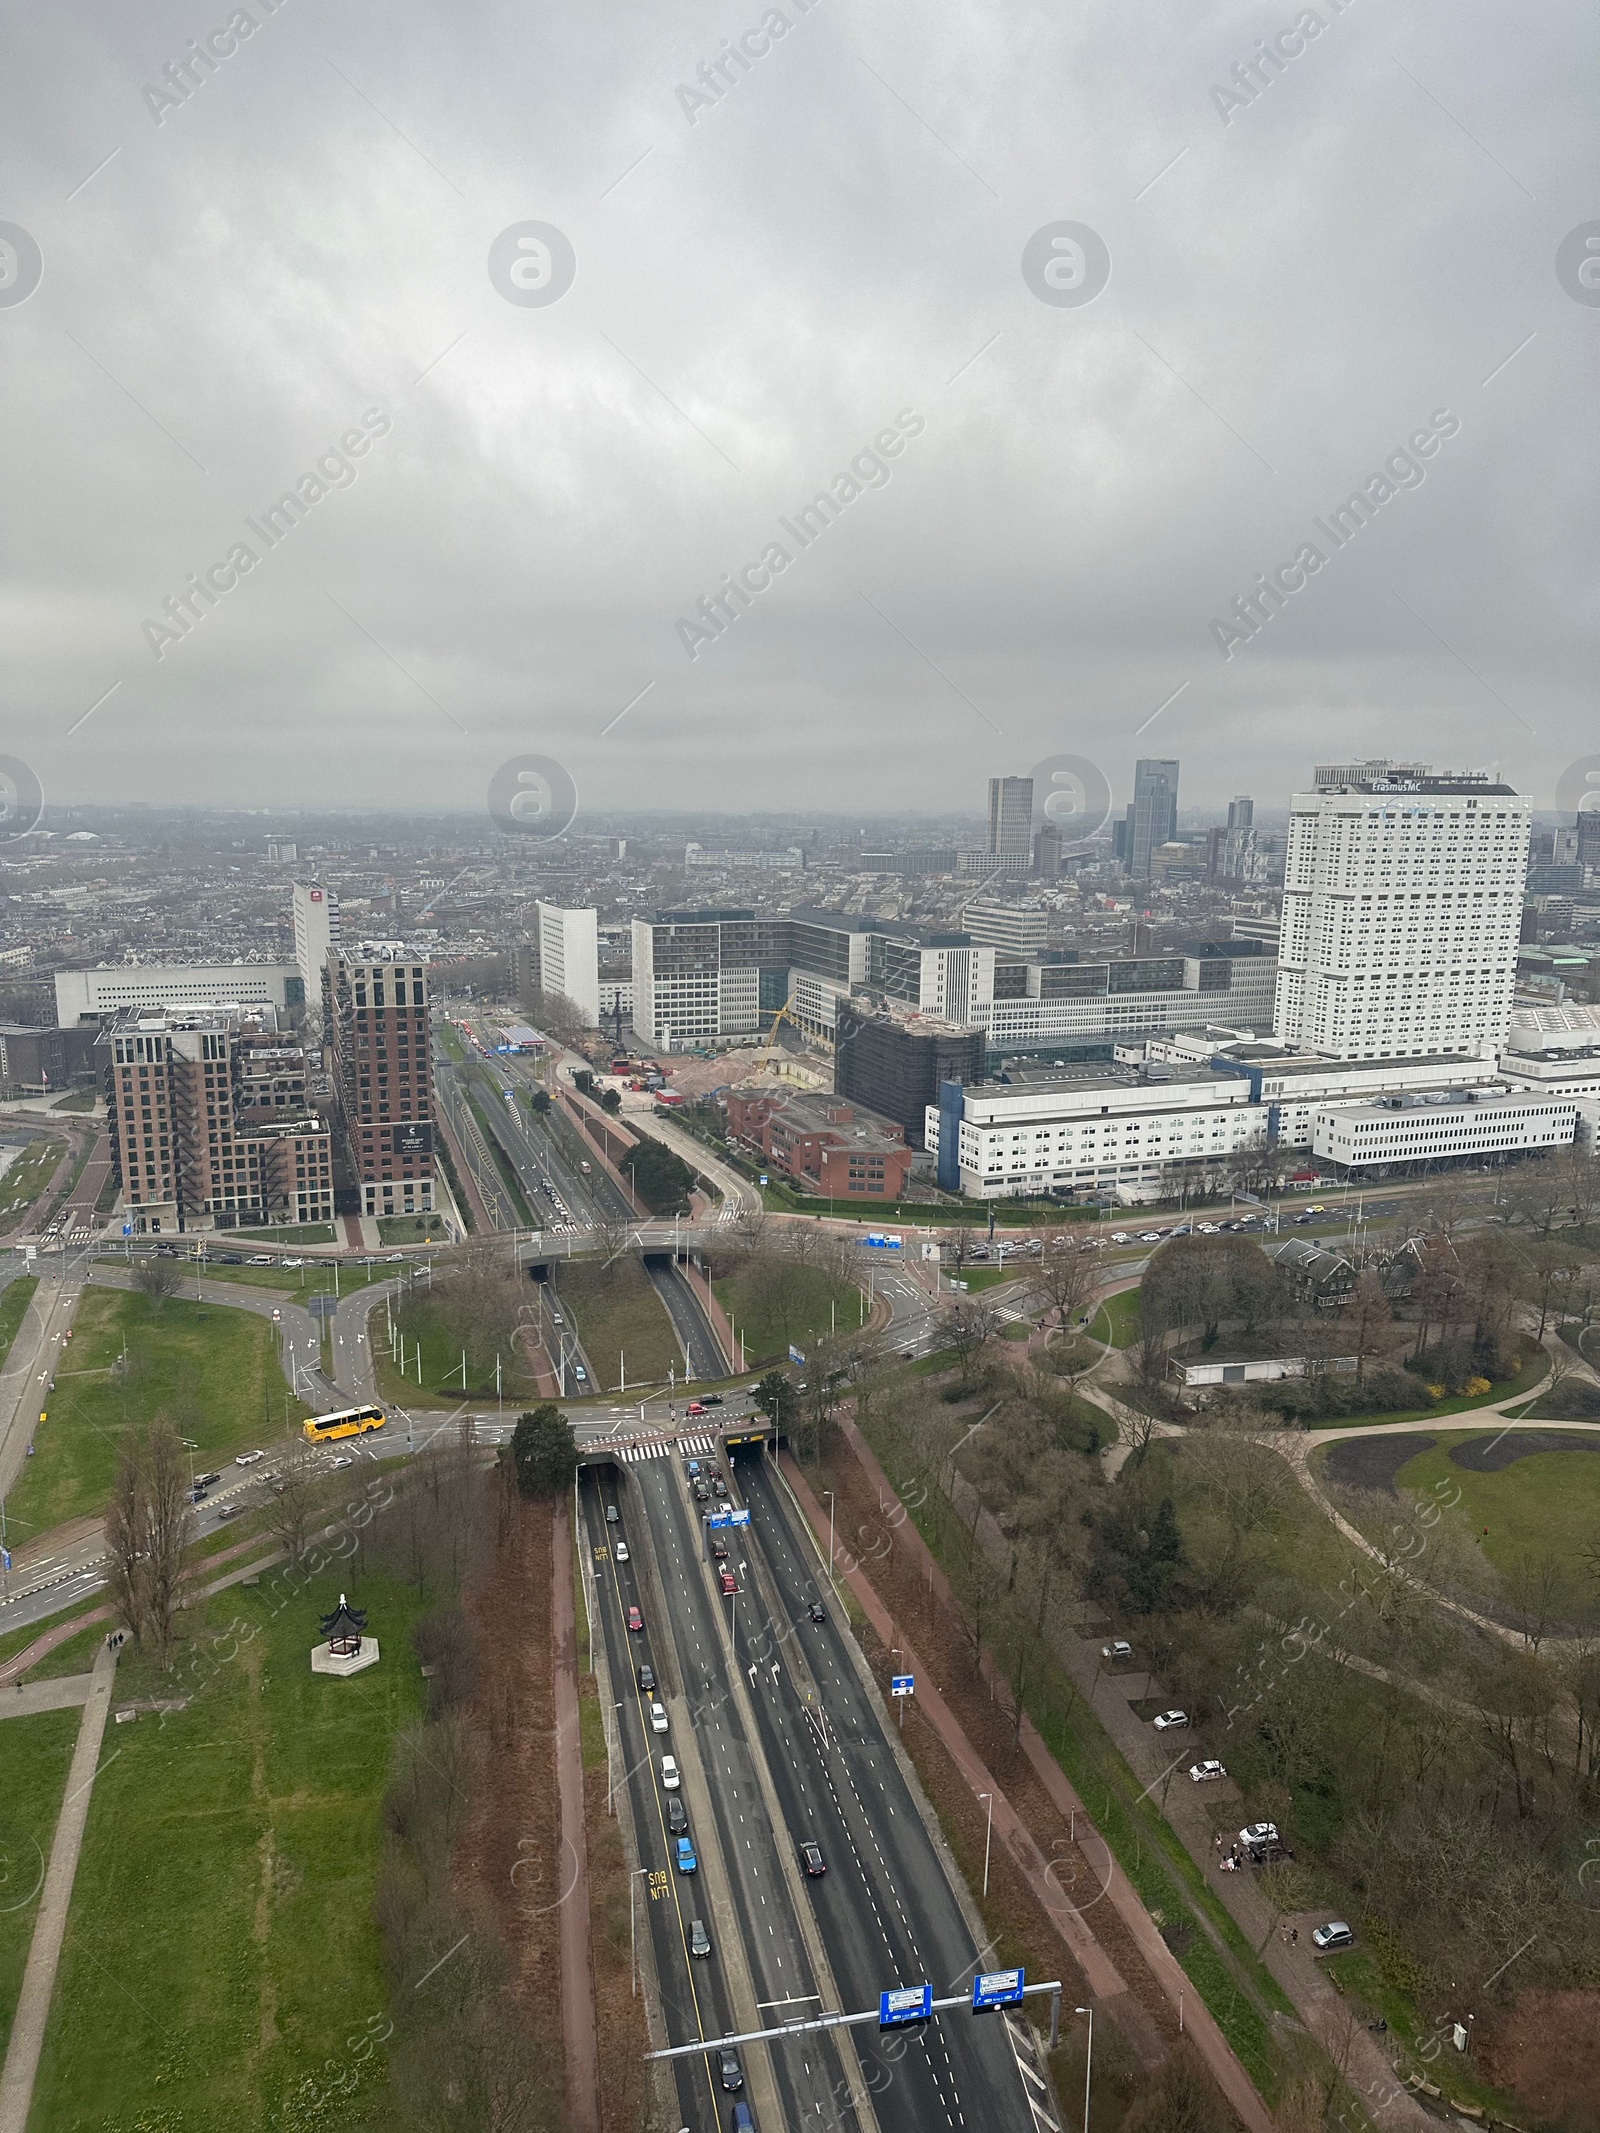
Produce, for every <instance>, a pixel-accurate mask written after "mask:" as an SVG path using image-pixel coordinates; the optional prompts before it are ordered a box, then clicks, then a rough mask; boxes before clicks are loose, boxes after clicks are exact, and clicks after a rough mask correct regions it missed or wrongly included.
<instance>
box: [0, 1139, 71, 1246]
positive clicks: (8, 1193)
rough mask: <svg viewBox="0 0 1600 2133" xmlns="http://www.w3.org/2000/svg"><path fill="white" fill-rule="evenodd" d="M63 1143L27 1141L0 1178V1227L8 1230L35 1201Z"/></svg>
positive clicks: (62, 1151) (56, 1163)
mask: <svg viewBox="0 0 1600 2133" xmlns="http://www.w3.org/2000/svg"><path fill="white" fill-rule="evenodd" d="M66 1151H67V1144H66V1142H65V1141H57V1140H47V1139H40V1140H35V1141H30V1142H29V1144H28V1146H27V1147H26V1148H24V1149H23V1151H22V1153H21V1155H19V1156H18V1157H17V1160H16V1161H15V1162H14V1163H13V1164H11V1166H10V1167H9V1169H7V1171H6V1172H5V1174H4V1176H0V1227H6V1228H9V1227H10V1226H11V1225H12V1224H13V1223H14V1222H15V1221H16V1220H18V1219H20V1217H21V1216H22V1214H23V1213H24V1212H25V1211H26V1210H27V1209H28V1208H30V1207H31V1206H32V1205H33V1203H34V1201H35V1200H37V1199H38V1197H39V1195H40V1193H42V1192H43V1191H44V1189H45V1187H46V1186H47V1185H48V1184H49V1182H50V1180H51V1179H52V1178H53V1177H54V1176H55V1174H56V1170H57V1167H58V1166H59V1164H60V1162H61V1158H62V1157H63V1155H65V1154H66Z"/></svg>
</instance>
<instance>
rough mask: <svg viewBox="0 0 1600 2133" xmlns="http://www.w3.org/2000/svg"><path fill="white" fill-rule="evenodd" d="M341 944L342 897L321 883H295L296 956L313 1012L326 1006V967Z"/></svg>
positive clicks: (309, 1005) (307, 1004)
mask: <svg viewBox="0 0 1600 2133" xmlns="http://www.w3.org/2000/svg"><path fill="white" fill-rule="evenodd" d="M338 945H339V899H338V897H337V896H335V895H334V893H333V891H332V890H331V889H329V888H326V887H324V886H323V885H322V884H321V883H320V882H314V881H297V882H296V883H295V885H294V959H295V961H296V962H297V963H298V964H299V966H300V978H301V982H302V983H303V985H304V986H305V989H306V1006H307V1007H308V1008H310V1009H311V1010H312V1011H313V1013H315V1012H316V1010H317V1009H318V1008H320V1007H321V1005H322V966H323V964H324V963H326V961H327V960H328V950H329V949H330V948H337V947H338Z"/></svg>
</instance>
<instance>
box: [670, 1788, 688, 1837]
mask: <svg viewBox="0 0 1600 2133" xmlns="http://www.w3.org/2000/svg"><path fill="white" fill-rule="evenodd" d="M667 1827H668V1829H670V1830H671V1831H672V1834H673V1835H674V1836H675V1837H681V1836H682V1835H683V1834H684V1832H685V1831H686V1830H687V1829H688V1827H689V1810H688V1808H687V1807H685V1806H684V1804H683V1802H682V1800H680V1799H679V1798H678V1795H677V1794H676V1793H674V1794H673V1795H672V1798H671V1799H670V1800H668V1802H667Z"/></svg>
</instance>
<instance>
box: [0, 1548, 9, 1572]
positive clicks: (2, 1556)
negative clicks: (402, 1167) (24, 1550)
mask: <svg viewBox="0 0 1600 2133" xmlns="http://www.w3.org/2000/svg"><path fill="white" fill-rule="evenodd" d="M0 1563H4V1564H5V1566H6V1568H7V1569H8V1570H9V1569H10V1568H11V1550H10V1549H9V1548H0Z"/></svg>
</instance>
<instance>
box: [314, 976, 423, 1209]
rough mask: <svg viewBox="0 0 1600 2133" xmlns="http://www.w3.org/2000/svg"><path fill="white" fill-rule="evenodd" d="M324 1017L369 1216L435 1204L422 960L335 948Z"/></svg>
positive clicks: (361, 1201)
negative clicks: (411, 960)
mask: <svg viewBox="0 0 1600 2133" xmlns="http://www.w3.org/2000/svg"><path fill="white" fill-rule="evenodd" d="M322 1001H323V1005H322V1019H323V1029H324V1032H325V1038H326V1043H327V1057H328V1062H329V1069H330V1072H331V1075H332V1080H333V1093H334V1101H335V1103H336V1105H337V1107H338V1115H339V1127H340V1134H341V1139H342V1142H343V1154H344V1157H345V1160H346V1161H347V1163H348V1165H349V1170H350V1175H351V1180H352V1183H353V1186H354V1197H355V1199H356V1203H357V1206H358V1208H359V1210H360V1212H361V1213H362V1214H364V1215H411V1214H425V1213H428V1212H431V1210H432V1207H433V1070H432V1062H431V1059H430V1056H429V1034H428V974H427V970H426V967H425V966H424V965H423V964H421V963H415V962H410V961H407V960H405V959H404V958H401V957H398V956H389V955H377V954H375V953H374V952H373V951H371V950H369V949H349V948H335V949H333V950H331V951H330V953H329V956H328V960H327V963H326V965H325V966H324V968H323V973H322Z"/></svg>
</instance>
